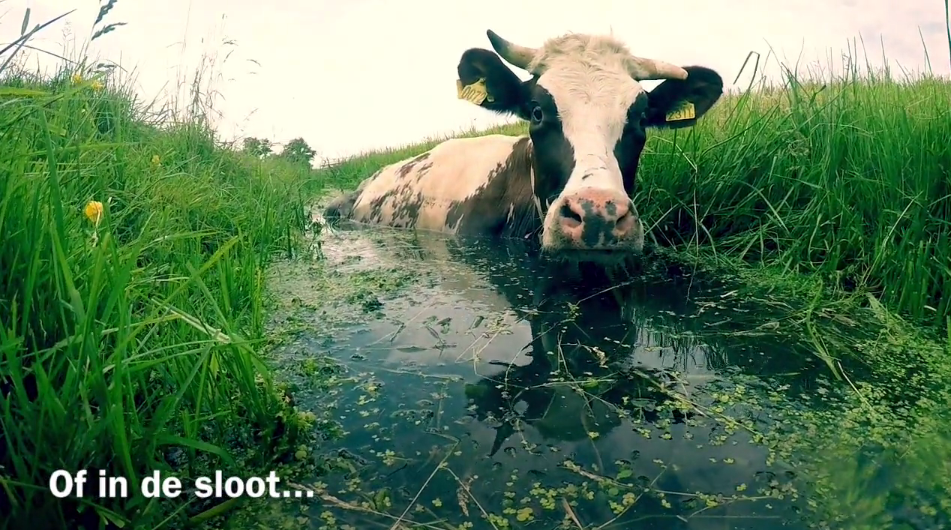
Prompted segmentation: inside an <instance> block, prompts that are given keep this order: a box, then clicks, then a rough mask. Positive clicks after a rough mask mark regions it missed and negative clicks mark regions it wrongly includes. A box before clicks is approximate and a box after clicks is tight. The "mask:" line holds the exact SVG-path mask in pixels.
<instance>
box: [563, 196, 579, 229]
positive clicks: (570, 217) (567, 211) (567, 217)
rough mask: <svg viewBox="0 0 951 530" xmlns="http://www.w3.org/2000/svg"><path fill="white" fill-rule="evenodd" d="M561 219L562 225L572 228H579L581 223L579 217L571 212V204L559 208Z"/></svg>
mask: <svg viewBox="0 0 951 530" xmlns="http://www.w3.org/2000/svg"><path fill="white" fill-rule="evenodd" d="M561 219H562V221H561V222H562V223H565V224H567V225H569V226H572V227H576V226H580V225H581V223H582V219H581V215H580V214H579V213H578V212H576V211H574V210H572V209H571V204H570V203H567V202H566V203H565V204H563V205H562V206H561Z"/></svg>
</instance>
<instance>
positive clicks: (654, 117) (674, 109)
mask: <svg viewBox="0 0 951 530" xmlns="http://www.w3.org/2000/svg"><path fill="white" fill-rule="evenodd" d="M684 70H686V71H687V79H683V80H681V79H668V80H666V81H664V82H663V83H661V84H659V85H657V87H656V88H654V90H651V91H650V92H649V93H648V101H649V103H648V106H647V123H646V125H647V127H666V128H671V129H678V128H681V127H690V126H692V125H693V124H695V123H696V122H697V120H699V119H700V117H701V116H703V115H704V114H706V113H707V111H708V110H710V107H712V106H713V104H714V103H716V102H717V100H719V99H720V96H721V95H723V79H722V78H721V77H720V74H718V73H716V72H715V71H713V70H711V69H709V68H705V67H703V66H685V67H684Z"/></svg>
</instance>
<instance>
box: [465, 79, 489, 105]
mask: <svg viewBox="0 0 951 530" xmlns="http://www.w3.org/2000/svg"><path fill="white" fill-rule="evenodd" d="M456 95H457V96H458V97H459V99H464V100H466V101H468V102H469V103H472V104H474V105H481V104H482V102H483V101H486V100H488V102H489V103H491V102H492V101H494V99H493V98H492V96H490V95H489V91H488V90H487V89H486V88H485V79H479V80H478V81H476V82H475V83H472V84H471V85H467V86H462V80H461V79H456Z"/></svg>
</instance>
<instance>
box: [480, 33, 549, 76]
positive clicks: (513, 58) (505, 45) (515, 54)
mask: <svg viewBox="0 0 951 530" xmlns="http://www.w3.org/2000/svg"><path fill="white" fill-rule="evenodd" d="M485 34H486V35H488V36H489V42H490V43H492V47H493V48H495V51H496V52H498V54H499V55H500V56H501V57H502V58H503V59H505V60H506V61H508V62H509V64H511V65H512V66H516V67H518V68H521V69H522V70H527V69H528V65H529V63H531V62H532V59H534V58H535V53H536V52H537V51H538V50H536V49H534V48H527V47H525V46H519V45H518V44H515V43H512V42H509V41H507V40H505V39H503V38H502V37H499V35H498V34H497V33H496V32H494V31H492V30H491V29H490V30H487V31H486V32H485Z"/></svg>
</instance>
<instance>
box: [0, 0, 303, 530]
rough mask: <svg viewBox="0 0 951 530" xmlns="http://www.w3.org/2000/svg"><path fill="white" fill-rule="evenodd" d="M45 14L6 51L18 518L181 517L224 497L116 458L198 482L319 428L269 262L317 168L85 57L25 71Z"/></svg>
mask: <svg viewBox="0 0 951 530" xmlns="http://www.w3.org/2000/svg"><path fill="white" fill-rule="evenodd" d="M112 4H114V2H110V3H109V4H107V7H108V6H111V5H112ZM106 12H108V9H106ZM104 14H105V13H102V12H101V13H100V17H99V18H100V19H102V18H103V15H104ZM5 22H6V21H5ZM27 22H28V21H27V20H24V23H23V28H24V38H23V39H21V42H19V43H17V44H15V45H14V46H11V47H8V48H6V49H3V53H0V65H2V66H3V69H2V71H0V145H2V148H0V238H2V246H0V271H2V275H0V513H3V514H4V515H3V517H2V521H3V522H2V524H3V525H4V526H6V527H9V528H28V527H29V528H81V527H86V528H98V527H100V523H105V522H107V521H108V522H110V523H111V524H114V525H118V526H124V527H126V528H159V527H165V526H168V525H169V524H171V523H181V522H182V521H183V517H185V516H187V515H194V514H195V513H196V512H198V511H201V510H203V509H205V508H207V507H208V506H207V505H200V504H196V503H197V502H200V501H197V500H196V499H195V498H194V497H193V496H189V495H183V496H182V497H180V498H179V499H147V498H143V497H142V496H140V495H133V496H131V497H129V498H114V499H107V498H99V497H98V496H97V489H98V488H97V487H96V483H97V479H98V470H106V471H107V473H108V474H109V475H110V476H123V477H127V478H128V479H129V488H130V491H131V492H137V491H138V489H139V481H140V480H141V479H142V478H143V477H144V476H145V475H146V474H150V473H151V472H152V470H156V469H157V470H162V471H163V472H165V473H166V474H167V473H174V474H176V475H178V476H180V477H183V478H184V479H185V480H184V481H183V482H184V484H185V487H186V488H187V487H190V483H189V481H188V478H190V477H194V476H195V475H198V474H202V473H206V472H208V470H209V469H213V468H219V469H223V470H225V472H226V473H228V472H232V473H238V474H241V475H244V476H247V474H248V472H247V469H249V468H254V467H259V468H263V467H266V466H267V465H268V464H269V463H270V462H271V461H272V459H274V458H278V457H280V456H281V455H282V454H284V453H283V449H285V448H287V447H290V446H293V444H294V442H295V438H296V437H297V436H299V435H303V434H304V433H305V432H306V430H307V427H308V426H309V425H308V423H307V421H306V418H305V419H301V418H302V416H301V415H298V414H297V413H296V411H295V410H294V409H293V407H292V406H290V405H288V402H287V400H286V398H285V396H284V395H283V394H282V391H281V389H280V388H278V387H277V386H276V385H275V384H274V383H273V382H272V380H271V378H270V376H269V375H268V370H267V369H266V367H265V365H264V364H263V363H262V360H261V358H260V357H259V355H258V351H259V345H260V341H261V339H262V336H263V330H264V318H265V308H264V307H263V305H262V304H263V300H264V297H263V295H262V292H263V289H264V281H263V270H264V268H265V267H266V266H267V265H268V262H269V261H270V259H271V257H272V256H273V255H274V254H275V253H276V252H289V251H291V250H292V249H293V247H294V245H295V241H296V235H297V234H298V233H299V232H300V230H301V229H302V228H303V227H304V222H305V218H304V210H303V205H304V201H303V198H302V196H301V194H300V187H301V185H302V183H304V182H306V181H307V180H308V178H309V177H311V172H310V169H309V168H299V167H295V166H292V165H290V164H284V163H282V162H281V161H279V160H273V161H260V160H256V159H251V158H249V157H246V156H244V155H242V154H240V153H238V152H236V151H234V150H232V149H229V148H228V146H227V145H224V144H222V143H221V142H220V141H219V140H218V139H217V138H216V136H215V134H214V132H213V130H212V129H211V128H210V126H209V125H208V124H207V122H205V121H204V120H203V119H202V118H201V115H200V114H199V113H192V114H191V115H186V116H184V118H183V119H174V118H172V117H171V116H170V115H167V114H165V115H162V116H160V117H157V116H155V115H152V114H150V111H149V109H148V108H146V107H144V106H142V105H140V104H139V103H137V101H136V99H135V97H134V95H133V93H132V92H131V90H129V89H128V88H127V87H126V86H122V85H119V84H117V83H116V81H115V78H114V77H113V76H110V75H108V72H107V71H101V70H100V71H97V69H96V68H94V67H92V66H90V65H87V64H86V63H85V62H84V61H79V62H70V63H67V66H64V67H63V68H62V69H61V70H59V71H58V72H56V73H55V74H53V75H51V76H38V75H35V74H32V73H30V72H28V71H25V70H23V69H21V68H18V67H16V66H15V65H16V64H17V62H16V61H13V60H10V59H11V55H10V54H12V53H15V52H16V51H17V50H18V49H20V48H22V47H23V46H24V45H26V42H27V41H28V40H29V37H30V36H31V33H30V32H27V31H26V29H27V27H28V23H27ZM100 22H101V20H97V24H98V23H100ZM112 26H113V27H115V26H116V25H112ZM106 27H108V26H100V27H99V28H98V31H97V34H98V35H103V34H105V33H107V32H108V31H102V30H103V28H106ZM180 118H181V117H180ZM238 455H240V457H239V456H238ZM57 469H64V470H67V471H70V472H73V473H75V472H77V471H79V470H81V469H86V470H88V476H89V477H90V480H89V481H88V483H87V485H86V494H85V496H84V497H83V498H75V497H74V496H70V497H69V498H66V499H56V498H54V497H53V496H52V495H51V493H50V492H49V490H48V489H47V488H48V483H49V479H50V476H51V475H52V474H53V472H54V471H56V470H57ZM213 502H220V500H215V501H213ZM175 526H178V525H177V524H176V525H175ZM112 527H113V528H114V527H116V526H112Z"/></svg>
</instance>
